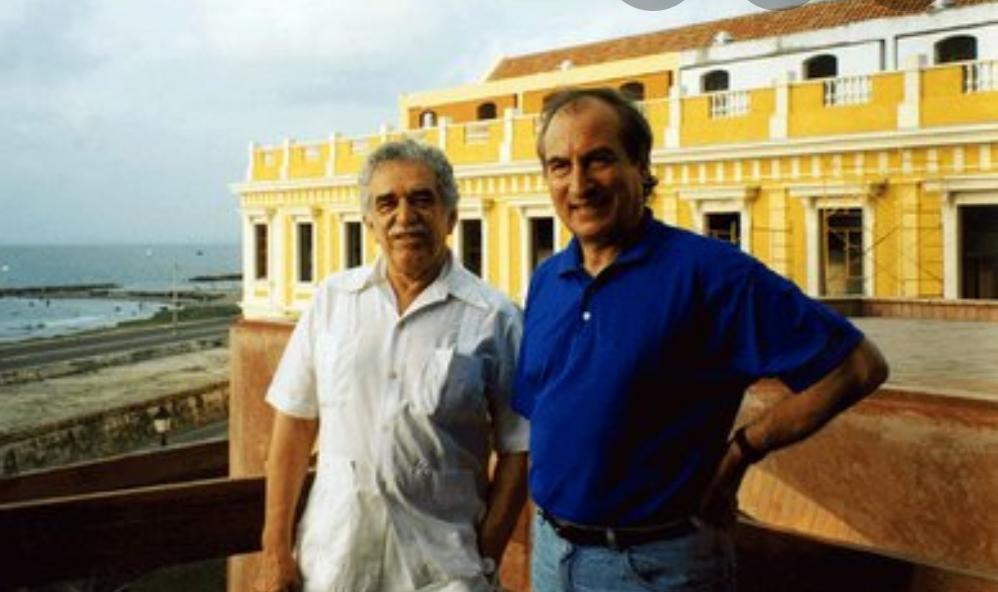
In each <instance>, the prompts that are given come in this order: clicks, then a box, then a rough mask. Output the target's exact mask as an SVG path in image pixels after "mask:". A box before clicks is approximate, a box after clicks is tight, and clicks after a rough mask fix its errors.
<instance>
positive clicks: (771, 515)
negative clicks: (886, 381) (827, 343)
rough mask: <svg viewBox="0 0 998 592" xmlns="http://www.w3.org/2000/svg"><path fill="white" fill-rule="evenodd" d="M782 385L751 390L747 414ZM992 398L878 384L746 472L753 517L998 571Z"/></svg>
mask: <svg viewBox="0 0 998 592" xmlns="http://www.w3.org/2000/svg"><path fill="white" fill-rule="evenodd" d="M786 395H787V393H786V391H785V390H783V389H782V388H781V387H780V386H779V385H778V384H775V383H767V384H764V385H759V386H757V387H755V388H753V391H752V393H751V394H750V396H749V397H747V399H746V401H745V404H744V405H743V408H742V417H741V418H740V421H746V420H748V418H750V417H751V416H753V415H755V414H757V413H759V412H760V411H761V410H762V409H764V408H765V407H766V406H767V405H769V404H772V403H773V402H774V401H775V400H777V399H778V398H780V397H782V396H786ZM995 492H998V402H994V401H982V400H971V399H962V398H958V397H950V396H937V395H932V394H928V393H918V392H904V391H897V390H891V389H881V390H880V391H879V392H878V393H876V394H875V395H873V396H872V397H870V398H869V399H867V400H865V401H862V402H861V403H860V404H858V405H857V406H856V407H854V408H853V409H851V410H850V411H849V412H847V413H846V414H844V415H843V416H841V417H839V418H837V419H836V420H834V421H833V422H832V423H831V424H829V425H828V426H826V427H825V429H823V430H822V431H821V432H819V433H818V434H817V435H815V436H814V437H813V438H811V439H809V440H807V441H805V442H802V443H800V444H797V445H795V446H793V447H791V448H789V449H786V450H784V451H780V452H778V453H775V454H773V455H771V456H770V457H768V458H767V459H766V460H764V461H763V462H762V463H761V464H759V465H758V466H757V467H755V468H753V469H752V470H750V472H749V474H748V475H747V476H746V480H745V482H744V484H743V486H742V489H741V492H740V495H739V501H740V505H741V508H742V510H743V511H745V512H746V513H748V514H749V515H751V516H752V517H753V518H755V519H757V520H759V521H761V522H763V523H765V524H768V525H774V526H778V527H782V528H788V529H792V530H794V531H797V532H802V533H807V534H810V535H815V536H820V537H823V538H828V539H832V540H836V541H843V542H848V543H854V544H860V545H865V546H868V547H873V548H876V549H878V550H883V551H886V552H893V553H901V554H904V555H905V556H908V557H913V558H915V559H916V560H921V561H925V562H929V563H934V564H937V565H942V566H947V567H955V568H958V569H961V570H967V571H970V572H977V573H981V572H984V573H990V574H992V575H995V574H998V520H996V519H995V517H996V516H998V497H996V496H995Z"/></svg>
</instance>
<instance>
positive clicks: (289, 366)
mask: <svg viewBox="0 0 998 592" xmlns="http://www.w3.org/2000/svg"><path fill="white" fill-rule="evenodd" d="M317 308H318V296H316V298H315V299H313V301H312V304H311V305H310V306H309V307H308V308H306V309H305V312H304V313H302V315H301V317H299V319H298V323H297V324H296V325H295V328H294V331H293V332H292V333H291V338H290V339H289V340H288V344H287V346H286V347H285V348H284V354H283V355H282V356H281V361H280V363H279V364H278V366H277V372H275V373H274V378H273V380H271V382H270V388H268V389H267V397H266V401H267V403H269V404H270V405H271V406H272V407H273V408H274V409H277V410H278V411H281V412H282V413H285V414H287V415H291V416H293V417H298V418H302V419H313V418H315V417H318V415H319V397H318V393H317V392H316V388H315V385H316V381H315V364H314V348H315V339H316V336H317V332H316V330H315V325H316V321H315V319H316V316H317V315H318V310H317Z"/></svg>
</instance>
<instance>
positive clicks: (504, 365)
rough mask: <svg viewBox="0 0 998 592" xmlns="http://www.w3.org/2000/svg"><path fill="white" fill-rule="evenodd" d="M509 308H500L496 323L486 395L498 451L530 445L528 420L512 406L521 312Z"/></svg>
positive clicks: (521, 329)
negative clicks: (492, 360) (492, 358)
mask: <svg viewBox="0 0 998 592" xmlns="http://www.w3.org/2000/svg"><path fill="white" fill-rule="evenodd" d="M510 308H511V310H510V312H509V314H504V313H505V311H501V312H500V315H499V319H500V322H499V323H497V328H496V332H497V335H496V353H497V355H496V361H495V362H496V363H495V364H493V368H492V372H491V377H490V379H491V384H490V385H489V389H488V397H489V405H490V408H491V412H492V418H493V420H492V429H493V441H494V442H495V446H496V449H497V450H498V451H499V452H524V451H526V450H528V449H529V448H530V423H529V422H528V421H527V420H526V418H524V417H522V416H521V415H520V414H518V413H516V412H515V411H513V408H512V407H511V400H512V397H513V381H514V379H515V375H516V362H517V356H518V352H519V347H520V339H521V337H522V335H523V315H522V313H521V312H520V310H519V309H517V308H516V307H514V306H511V307H510Z"/></svg>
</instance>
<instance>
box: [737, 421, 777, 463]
mask: <svg viewBox="0 0 998 592" xmlns="http://www.w3.org/2000/svg"><path fill="white" fill-rule="evenodd" d="M746 428H748V425H743V426H742V427H740V428H738V429H737V430H735V435H734V436H733V437H732V438H731V439H732V440H733V441H734V442H735V444H737V445H738V450H739V451H741V453H742V458H744V459H745V462H746V463H747V464H750V465H752V464H755V463H757V462H759V461H760V460H762V459H764V458H766V454H767V453H768V451H766V450H762V449H760V448H755V447H754V446H752V445H751V444H750V443H749V441H748V438H747V437H745V430H746Z"/></svg>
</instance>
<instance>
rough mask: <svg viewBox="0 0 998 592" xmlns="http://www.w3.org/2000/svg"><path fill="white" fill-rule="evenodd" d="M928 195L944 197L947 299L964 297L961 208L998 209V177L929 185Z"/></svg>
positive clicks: (951, 179) (963, 177) (971, 177)
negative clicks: (929, 193) (961, 265)
mask: <svg viewBox="0 0 998 592" xmlns="http://www.w3.org/2000/svg"><path fill="white" fill-rule="evenodd" d="M924 189H925V190H926V191H931V192H933V193H940V194H942V200H941V205H942V224H943V298H959V297H960V280H961V276H962V273H963V271H962V270H961V269H960V242H961V236H960V219H959V209H958V208H959V207H960V206H971V205H975V206H976V205H998V173H988V174H977V175H960V176H955V177H948V178H945V179H940V180H938V181H927V182H926V183H925V185H924Z"/></svg>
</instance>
